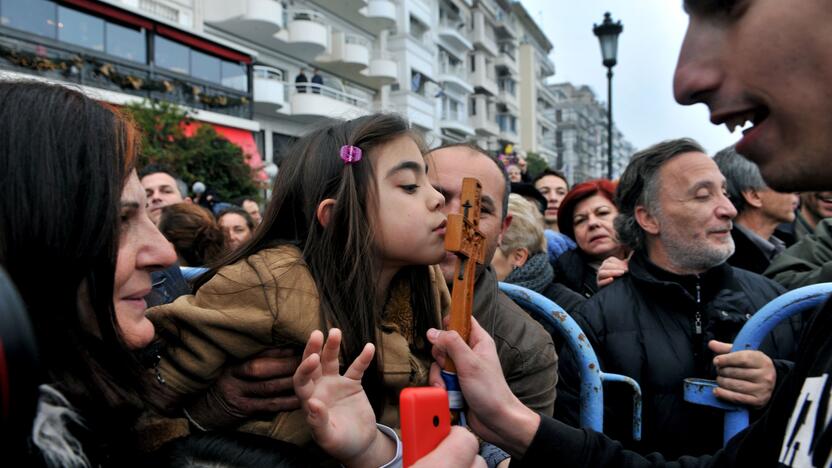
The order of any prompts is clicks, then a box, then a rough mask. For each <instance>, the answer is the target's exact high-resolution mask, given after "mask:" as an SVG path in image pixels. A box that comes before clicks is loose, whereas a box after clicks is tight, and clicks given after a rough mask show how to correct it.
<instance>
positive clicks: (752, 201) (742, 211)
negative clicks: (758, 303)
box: [714, 146, 798, 274]
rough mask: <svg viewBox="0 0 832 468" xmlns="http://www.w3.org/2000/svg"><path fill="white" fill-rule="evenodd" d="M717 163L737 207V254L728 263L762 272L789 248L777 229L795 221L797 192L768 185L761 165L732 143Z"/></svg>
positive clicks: (735, 240) (735, 220) (735, 239)
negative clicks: (780, 190)
mask: <svg viewBox="0 0 832 468" xmlns="http://www.w3.org/2000/svg"><path fill="white" fill-rule="evenodd" d="M714 162H715V163H716V164H717V166H718V167H719V170H720V172H722V175H724V176H725V179H726V181H727V182H728V198H729V199H730V200H731V203H733V204H734V208H736V209H737V217H736V219H734V228H733V229H732V230H731V237H732V238H733V239H734V247H735V248H734V255H731V257H730V258H729V259H728V263H730V264H731V265H733V266H735V267H737V268H742V269H745V270H748V271H753V272H754V273H760V274H762V273H763V272H764V271H765V270H766V268H768V266H769V264H771V261H772V260H773V259H774V257H775V256H777V255H779V254H780V253H782V252H783V251H784V250H785V249H786V244H785V243H784V242H783V241H782V240H780V239H779V238H778V237H777V236H775V230H776V229H777V226H778V225H779V224H781V223H791V222H793V221H794V218H795V210H796V209H797V202H798V198H797V195H796V194H794V193H782V192H776V191H774V190H772V189H771V188H769V186H768V185H766V183H765V181H764V180H763V176H762V175H760V168H759V167H757V165H756V164H754V163H752V162H751V161H749V160H747V159H745V158H744V157H743V156H741V155H739V154H737V152H736V151H735V150H734V147H733V146H729V147H728V148H725V149H723V150H722V151H720V152H719V153H717V154H716V156H714Z"/></svg>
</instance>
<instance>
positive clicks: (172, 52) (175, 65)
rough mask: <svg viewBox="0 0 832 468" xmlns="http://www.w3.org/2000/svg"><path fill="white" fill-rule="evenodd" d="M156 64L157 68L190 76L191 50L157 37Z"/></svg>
mask: <svg viewBox="0 0 832 468" xmlns="http://www.w3.org/2000/svg"><path fill="white" fill-rule="evenodd" d="M155 44H156V47H155V51H154V52H155V57H154V58H153V59H154V62H155V63H156V66H157V67H160V68H165V69H167V70H170V71H175V72H177V73H182V74H183V75H189V74H190V73H191V68H190V67H191V59H190V49H188V47H187V46H184V45H182V44H179V43H176V42H173V41H171V40H170V39H165V38H164V37H161V36H156V42H155Z"/></svg>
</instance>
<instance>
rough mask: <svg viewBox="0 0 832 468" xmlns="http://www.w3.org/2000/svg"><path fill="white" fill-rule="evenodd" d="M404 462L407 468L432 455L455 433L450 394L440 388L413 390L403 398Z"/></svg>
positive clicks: (401, 397) (405, 393) (408, 389)
mask: <svg viewBox="0 0 832 468" xmlns="http://www.w3.org/2000/svg"><path fill="white" fill-rule="evenodd" d="M399 416H400V417H401V424H402V462H403V464H404V466H405V467H407V466H410V465H412V464H414V463H416V461H417V460H419V459H420V458H422V457H424V456H425V455H427V454H428V453H430V452H431V451H432V450H433V449H435V448H436V446H437V445H439V442H441V441H442V439H444V438H445V437H446V436H447V435H448V433H449V432H451V410H450V409H448V392H446V391H445V390H444V389H442V388H438V387H410V388H405V389H404V390H402V393H401V394H400V395H399Z"/></svg>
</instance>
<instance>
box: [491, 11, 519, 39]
mask: <svg viewBox="0 0 832 468" xmlns="http://www.w3.org/2000/svg"><path fill="white" fill-rule="evenodd" d="M494 29H495V31H496V33H497V37H499V38H511V39H517V38H519V35H518V34H517V29H516V28H515V27H514V21H512V18H511V14H509V13H506V12H505V11H503V9H502V8H498V9H497V22H496V24H495V27H494Z"/></svg>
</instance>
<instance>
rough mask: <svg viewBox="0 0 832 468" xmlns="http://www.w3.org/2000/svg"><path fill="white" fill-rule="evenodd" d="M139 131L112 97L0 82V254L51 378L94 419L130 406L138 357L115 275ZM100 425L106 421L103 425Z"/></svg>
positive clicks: (112, 419) (115, 418) (115, 417)
mask: <svg viewBox="0 0 832 468" xmlns="http://www.w3.org/2000/svg"><path fill="white" fill-rule="evenodd" d="M135 144H136V133H135V130H134V127H133V125H132V124H131V123H130V122H129V121H128V120H127V119H126V118H125V117H123V116H122V115H121V114H120V113H119V112H118V111H116V110H115V109H114V108H110V107H108V106H106V105H104V104H101V103H98V102H96V101H94V100H92V99H90V98H88V97H86V96H84V95H83V94H81V93H79V92H77V91H74V90H71V89H68V88H65V87H62V86H57V85H49V84H43V83H35V82H0V174H2V175H0V179H2V181H0V187H2V189H1V190H2V193H0V264H2V265H3V267H5V268H6V270H7V271H8V272H9V275H10V276H11V278H12V279H13V281H14V282H15V284H16V285H17V287H18V289H19V291H20V295H21V297H22V298H23V301H24V303H25V305H26V308H27V309H28V311H29V315H30V317H31V320H32V323H33V328H34V331H35V336H36V338H37V341H38V344H39V350H40V359H41V362H42V364H43V366H44V368H45V370H46V372H47V373H48V377H47V378H48V380H49V382H50V383H52V384H53V385H54V386H55V387H56V388H57V389H59V390H60V391H61V392H62V393H64V395H65V396H66V397H67V398H68V399H69V401H70V402H71V403H72V404H73V405H75V406H76V407H77V408H78V409H79V410H80V412H81V414H82V415H84V417H85V419H87V423H88V424H90V425H92V426H93V427H97V426H96V425H97V424H109V423H112V424H114V425H115V424H119V423H120V424H121V425H124V421H123V420H122V421H120V422H119V419H122V418H123V417H124V414H123V413H121V412H119V411H113V410H114V409H116V408H134V406H133V405H124V403H128V402H129V403H137V400H136V397H135V396H134V394H133V393H132V390H129V389H133V388H135V387H136V382H137V380H136V376H137V375H138V369H139V366H138V363H137V360H136V359H135V358H134V357H133V355H132V354H130V353H129V352H128V351H127V348H126V346H125V345H124V342H123V340H122V338H121V336H120V334H119V332H118V329H117V326H116V319H115V309H114V304H113V287H114V286H113V283H114V277H115V269H116V257H117V252H118V240H119V232H120V218H119V212H120V200H121V192H122V187H123V185H124V182H125V179H126V177H127V175H128V174H130V172H131V171H132V170H133V164H134V160H135ZM102 433H103V432H102Z"/></svg>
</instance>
